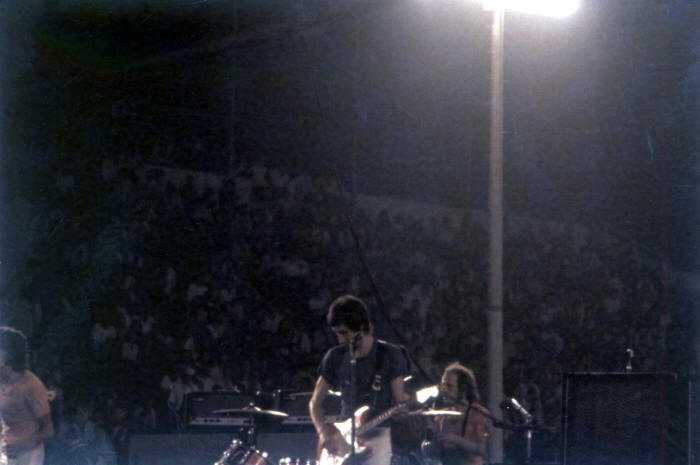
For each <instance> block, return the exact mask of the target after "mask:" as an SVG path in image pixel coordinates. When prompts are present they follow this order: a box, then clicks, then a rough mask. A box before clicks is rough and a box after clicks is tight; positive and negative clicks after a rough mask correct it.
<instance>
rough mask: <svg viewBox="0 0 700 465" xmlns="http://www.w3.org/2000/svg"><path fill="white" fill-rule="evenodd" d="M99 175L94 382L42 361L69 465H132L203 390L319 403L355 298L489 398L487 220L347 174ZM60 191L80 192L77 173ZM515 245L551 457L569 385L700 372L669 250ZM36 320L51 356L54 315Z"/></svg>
mask: <svg viewBox="0 0 700 465" xmlns="http://www.w3.org/2000/svg"><path fill="white" fill-rule="evenodd" d="M99 178H100V179H99V180H98V182H99V183H101V184H103V186H104V192H105V196H106V197H105V205H107V209H108V211H107V212H105V214H106V215H108V216H109V217H110V218H111V219H110V221H109V223H110V225H111V226H110V227H111V231H113V235H114V236H115V238H116V239H115V240H116V244H118V245H117V246H116V247H115V248H114V249H113V253H114V256H113V257H111V260H112V261H113V262H114V263H116V266H114V267H113V268H111V269H110V274H109V276H106V277H105V282H107V283H108V284H107V286H105V287H104V289H102V290H101V293H100V295H99V297H98V298H95V301H94V302H93V304H92V305H91V306H90V308H91V311H90V314H89V326H88V327H86V329H85V330H84V331H82V332H81V337H82V339H83V340H84V343H79V344H76V345H75V347H73V348H72V349H71V350H73V353H72V354H73V355H74V356H75V359H79V360H80V361H81V363H87V364H89V366H90V370H89V371H90V372H92V375H90V376H89V378H84V379H81V380H80V381H81V382H80V383H78V382H76V375H75V373H74V371H76V370H78V368H75V366H74V364H71V363H64V364H60V363H56V362H55V361H53V362H51V363H49V362H48V361H46V360H41V359H38V360H36V365H37V366H36V369H37V371H38V372H39V373H41V375H42V379H45V380H47V384H48V385H49V388H50V389H52V390H54V392H55V393H56V399H55V400H54V401H53V403H52V408H53V411H54V416H55V421H56V425H57V428H56V430H57V434H56V437H55V438H54V439H53V440H52V442H51V444H50V445H49V460H52V462H51V463H56V464H60V463H84V464H114V463H119V464H123V463H126V461H127V455H128V438H129V435H132V434H137V433H149V432H170V431H178V430H182V428H183V425H184V418H183V414H184V411H183V409H184V403H185V399H186V395H187V394H188V393H190V392H196V391H238V392H256V391H263V392H272V391H274V390H277V389H280V390H282V391H286V392H303V391H309V390H311V389H312V385H313V380H314V379H315V377H316V368H317V365H318V362H319V361H320V357H321V355H322V354H323V353H324V351H325V349H327V348H328V347H330V346H331V345H332V344H334V343H335V339H334V338H333V335H332V333H331V332H330V331H328V330H327V328H326V326H325V320H324V314H325V311H326V307H327V305H328V303H330V301H331V300H332V299H333V298H334V297H336V296H337V295H340V294H344V293H354V294H357V295H360V296H362V297H363V298H364V299H366V300H367V301H368V302H369V303H370V305H371V306H372V307H373V308H376V309H378V310H379V311H377V312H375V315H376V319H375V321H374V325H375V333H376V334H377V335H378V336H379V337H380V338H381V337H386V338H387V339H392V340H395V341H399V342H402V343H403V344H404V345H405V346H406V348H407V350H408V353H409V354H410V355H411V357H412V359H413V361H414V363H415V364H416V366H417V367H419V368H420V370H421V372H423V373H425V374H427V375H428V377H432V378H433V380H435V379H437V378H438V377H439V373H440V372H441V370H442V368H443V367H444V366H445V364H447V363H449V362H451V361H454V360H459V361H461V362H462V363H465V364H467V365H468V366H470V367H472V368H473V370H474V372H475V374H476V377H477V380H479V382H480V384H481V385H482V386H483V385H485V383H486V380H487V339H486V337H487V336H486V334H487V250H488V240H487V239H488V238H487V222H486V216H485V213H484V212H481V211H460V210H455V209H450V208H446V207H445V208H443V207H438V206H426V205H420V204H412V203H408V202H397V201H395V200H390V199H383V198H378V197H372V196H363V195H351V194H350V193H349V192H347V191H346V190H344V189H343V186H341V185H340V184H339V183H338V181H337V179H336V178H334V177H332V176H323V175H311V174H308V173H305V172H303V171H298V170H293V169H289V170H284V169H278V168H274V167H267V166H265V165H264V164H262V163H256V162H252V161H251V162H240V164H239V165H237V166H234V167H231V168H230V169H229V171H228V172H227V173H224V174H217V175H213V174H210V173H197V172H185V171H181V170H173V169H168V168H162V167H154V166H139V165H138V164H132V165H119V164H116V163H112V162H110V161H109V160H106V161H105V162H104V163H103V165H102V167H101V171H100V173H99ZM55 190H56V195H57V196H58V197H63V198H70V197H71V196H75V195H78V194H77V191H79V190H80V186H78V185H76V182H75V180H74V179H73V178H72V177H71V176H70V175H61V176H59V177H58V179H57V184H56V187H55ZM504 229H505V234H504V237H505V239H504V251H505V252H504V362H505V367H504V368H505V369H504V375H505V378H504V381H505V383H504V390H505V392H504V395H508V396H516V397H518V398H519V399H520V400H521V402H523V403H524V404H525V405H526V407H527V408H529V409H531V410H532V411H533V414H535V417H536V420H537V421H538V422H540V423H542V424H543V425H547V426H549V427H551V428H552V432H551V433H548V434H547V435H546V436H547V437H546V438H544V440H543V441H541V444H542V450H543V451H544V452H542V453H543V454H544V456H545V457H544V458H547V459H550V458H553V457H556V454H557V451H556V450H557V447H558V441H559V439H560V432H559V431H558V427H559V425H560V421H561V406H562V390H561V388H562V376H563V374H564V373H567V372H575V371H576V372H586V371H620V370H622V369H624V366H625V363H626V361H627V360H626V359H625V357H624V354H625V350H626V349H627V348H628V347H629V348H633V349H634V359H633V365H634V369H635V370H637V371H648V372H656V371H675V372H679V373H682V374H689V373H695V367H694V365H693V363H694V362H693V360H691V359H690V358H689V356H688V354H687V352H686V351H685V348H686V347H688V345H689V344H690V343H691V339H692V326H693V325H692V324H690V323H689V322H692V321H693V317H692V307H691V303H690V300H689V299H688V298H687V295H686V294H685V293H684V291H683V282H682V280H681V279H680V278H677V277H676V276H675V275H674V274H673V273H672V272H669V271H668V270H665V269H663V268H662V267H661V266H660V264H659V260H658V258H655V257H654V255H653V254H650V253H649V252H648V251H646V250H644V249H643V248H641V247H639V246H637V245H635V244H634V243H633V242H631V241H629V240H627V238H626V237H624V236H622V235H620V234H619V233H616V232H615V231H609V230H608V231H606V230H605V229H604V228H600V227H599V226H596V227H595V228H594V227H593V226H590V225H589V226H586V225H580V224H573V223H566V222H553V221H546V220H544V219H541V218H540V219H537V218H530V217H518V216H514V215H507V216H506V218H505V227H504ZM65 253H67V254H69V255H70V257H72V260H74V262H75V263H80V262H81V260H85V259H86V255H87V254H88V252H87V251H86V250H82V249H81V248H80V247H72V248H71V250H67V251H65ZM29 304H30V305H31V304H33V303H32V302H30V303H29ZM72 305H73V303H72V302H70V301H69V300H68V299H66V300H65V301H64V302H63V303H62V305H61V306H59V307H60V308H59V309H58V310H53V311H54V312H69V311H70V308H71V306H72ZM44 312H47V310H46V309H44ZM34 315H35V316H34V318H35V320H36V321H35V322H34V327H35V331H34V333H33V334H32V339H33V340H34V341H39V340H40V339H41V337H42V330H45V328H46V322H47V321H49V320H50V319H49V315H46V314H44V315H42V314H41V310H37V311H35V312H34ZM42 322H44V325H43V326H42ZM70 355H71V353H70V352H69V353H68V354H63V356H62V359H63V361H64V362H65V361H66V360H67V359H71V357H70ZM80 373H85V370H84V369H83V370H82V371H80ZM81 376H85V375H84V374H83V375H81ZM426 381H428V380H426ZM497 413H498V412H497ZM52 448H53V450H54V451H55V450H61V451H62V454H53V455H52V454H51V450H52ZM67 451H69V452H70V456H71V457H72V458H71V459H70V460H73V461H71V462H65V460H69V458H67V457H68V452H67ZM59 456H62V458H59ZM61 460H64V462H62V461H61ZM78 460H80V461H78Z"/></svg>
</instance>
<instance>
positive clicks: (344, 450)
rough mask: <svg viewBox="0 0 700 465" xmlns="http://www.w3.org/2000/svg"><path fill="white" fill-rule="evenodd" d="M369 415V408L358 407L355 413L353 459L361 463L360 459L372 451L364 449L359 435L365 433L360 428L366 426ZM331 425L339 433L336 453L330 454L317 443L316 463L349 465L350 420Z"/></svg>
mask: <svg viewBox="0 0 700 465" xmlns="http://www.w3.org/2000/svg"><path fill="white" fill-rule="evenodd" d="M368 415H369V407H367V406H364V407H360V408H359V409H357V410H356V411H355V415H354V416H355V436H356V437H355V457H356V458H357V459H358V460H359V461H362V459H363V458H364V457H366V456H368V455H369V454H370V453H371V452H372V451H371V449H370V448H369V447H366V446H365V444H364V441H363V440H362V437H360V434H362V433H363V432H365V431H366V429H364V428H362V426H363V425H366V421H367V416H368ZM333 425H334V426H335V427H336V428H338V431H340V438H341V440H340V441H338V442H339V444H338V445H339V447H338V452H337V453H336V454H332V453H330V452H329V451H328V449H326V448H325V447H323V444H321V443H320V442H319V444H318V461H319V465H350V464H349V462H350V454H351V453H352V448H351V447H350V444H351V440H352V419H351V418H348V419H347V420H345V421H339V422H337V423H333Z"/></svg>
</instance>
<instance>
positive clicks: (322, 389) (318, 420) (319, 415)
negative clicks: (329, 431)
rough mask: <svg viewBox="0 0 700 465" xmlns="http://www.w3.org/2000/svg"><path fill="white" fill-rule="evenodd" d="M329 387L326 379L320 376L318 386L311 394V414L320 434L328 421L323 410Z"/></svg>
mask: <svg viewBox="0 0 700 465" xmlns="http://www.w3.org/2000/svg"><path fill="white" fill-rule="evenodd" d="M329 389H330V386H328V383H327V382H326V380H324V379H323V377H321V376H319V377H318V379H317V380H316V386H315V387H314V392H313V394H312V395H311V400H310V401H309V415H310V416H311V421H312V422H313V424H314V427H315V428H316V432H317V433H319V434H321V431H322V430H323V426H324V425H325V422H326V413H325V412H324V411H323V400H324V399H325V398H326V395H327V394H328V390H329Z"/></svg>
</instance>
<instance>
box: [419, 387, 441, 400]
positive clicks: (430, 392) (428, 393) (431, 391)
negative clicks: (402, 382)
mask: <svg viewBox="0 0 700 465" xmlns="http://www.w3.org/2000/svg"><path fill="white" fill-rule="evenodd" d="M439 392H440V391H438V387H437V385H434V386H428V387H426V388H423V389H419V390H417V391H416V400H417V401H418V403H419V404H422V403H424V402H426V401H427V400H428V399H431V398H433V397H437V396H438V393H439Z"/></svg>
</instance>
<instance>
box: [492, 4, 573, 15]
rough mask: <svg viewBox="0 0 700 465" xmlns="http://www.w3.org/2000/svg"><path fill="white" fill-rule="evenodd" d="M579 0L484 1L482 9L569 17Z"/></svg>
mask: <svg viewBox="0 0 700 465" xmlns="http://www.w3.org/2000/svg"><path fill="white" fill-rule="evenodd" d="M580 3H581V1H580V0H484V1H483V4H484V8H485V9H487V10H493V9H494V8H496V7H498V6H499V5H500V6H502V8H503V9H505V10H512V11H521V12H523V13H532V14H535V15H540V16H549V17H552V18H563V17H565V16H569V15H570V14H571V13H573V12H574V11H576V10H577V9H578V6H579V4H580Z"/></svg>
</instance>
